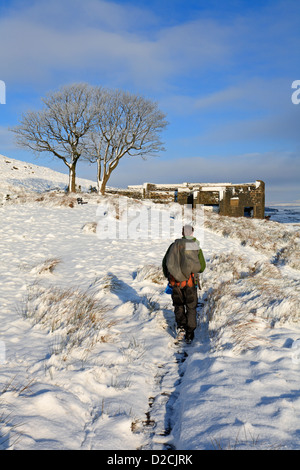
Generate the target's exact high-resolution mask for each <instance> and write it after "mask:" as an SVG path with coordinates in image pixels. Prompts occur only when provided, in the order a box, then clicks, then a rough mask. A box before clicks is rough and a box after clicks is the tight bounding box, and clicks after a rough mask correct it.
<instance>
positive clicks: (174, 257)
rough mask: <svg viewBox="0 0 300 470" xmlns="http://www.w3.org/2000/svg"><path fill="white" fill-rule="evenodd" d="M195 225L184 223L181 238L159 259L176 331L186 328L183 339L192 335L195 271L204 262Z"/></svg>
mask: <svg viewBox="0 0 300 470" xmlns="http://www.w3.org/2000/svg"><path fill="white" fill-rule="evenodd" d="M193 234H194V228H193V227H192V226H191V225H184V227H183V228H182V238H178V239H177V240H175V241H174V242H173V243H172V244H171V245H170V246H169V248H168V250H167V252H166V254H165V256H164V258H163V262H162V267H163V272H164V276H165V277H166V278H167V279H168V280H169V284H170V285H171V286H172V301H173V306H174V313H175V320H176V324H177V330H178V332H183V331H184V332H185V341H186V342H187V343H188V344H189V343H191V342H192V340H193V339H194V330H195V329H196V326H197V320H196V307H197V303H198V297H197V282H198V274H199V273H202V272H203V271H204V270H205V267H206V263H205V259H204V256H203V253H202V250H201V248H200V243H199V241H198V240H197V239H196V238H195V237H194V235H193Z"/></svg>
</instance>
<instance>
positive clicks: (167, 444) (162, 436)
mask: <svg viewBox="0 0 300 470" xmlns="http://www.w3.org/2000/svg"><path fill="white" fill-rule="evenodd" d="M202 308H203V303H202V302H200V303H199V305H198V309H197V310H198V324H199V322H200V317H201V310H202ZM195 340H196V339H195ZM195 340H194V341H195ZM192 350H193V344H192V345H186V344H185V342H184V339H182V340H181V341H178V340H177V339H176V338H174V355H173V362H168V363H165V364H161V365H160V366H159V367H158V373H157V377H156V380H157V387H156V390H155V393H154V394H153V395H154V396H151V397H149V407H148V410H147V411H146V413H145V420H144V421H143V422H142V425H143V428H142V432H143V433H144V434H145V437H146V441H147V443H146V444H145V445H144V446H142V447H141V449H140V450H176V447H175V446H174V444H173V442H172V440H173V438H172V430H173V427H174V425H175V423H176V405H177V400H178V397H179V395H180V385H181V383H182V380H183V377H184V373H185V361H186V359H187V358H188V356H189V354H190V351H191V352H192Z"/></svg>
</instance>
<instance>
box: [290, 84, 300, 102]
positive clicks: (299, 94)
mask: <svg viewBox="0 0 300 470" xmlns="http://www.w3.org/2000/svg"><path fill="white" fill-rule="evenodd" d="M292 88H296V91H294V93H293V94H292V97H291V99H292V103H293V104H299V103H300V80H294V81H293V83H292Z"/></svg>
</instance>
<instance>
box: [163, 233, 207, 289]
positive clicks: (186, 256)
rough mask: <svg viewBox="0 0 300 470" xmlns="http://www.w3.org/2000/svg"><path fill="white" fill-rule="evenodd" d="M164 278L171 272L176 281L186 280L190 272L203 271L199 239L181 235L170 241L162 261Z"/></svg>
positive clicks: (203, 260)
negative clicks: (172, 241)
mask: <svg viewBox="0 0 300 470" xmlns="http://www.w3.org/2000/svg"><path fill="white" fill-rule="evenodd" d="M162 268H163V273H164V276H165V277H166V278H168V277H169V275H170V274H171V275H172V276H173V277H174V278H175V279H176V281H179V282H182V281H186V280H187V279H188V278H189V277H190V275H191V274H192V273H194V274H197V273H203V271H204V270H205V268H206V262H205V259H204V256H203V252H202V250H201V248H200V243H199V241H198V240H197V239H196V238H194V237H182V238H178V239H177V240H175V241H174V243H172V244H171V245H170V246H169V248H168V250H167V252H166V254H165V256H164V258H163V261H162Z"/></svg>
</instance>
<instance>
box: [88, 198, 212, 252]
mask: <svg viewBox="0 0 300 470" xmlns="http://www.w3.org/2000/svg"><path fill="white" fill-rule="evenodd" d="M96 217H97V228H96V233H97V237H98V238H99V239H100V240H157V239H169V238H180V236H181V233H182V228H183V226H184V225H192V227H194V236H195V237H196V238H197V239H198V240H199V242H200V244H201V245H202V244H203V241H204V240H203V237H204V235H203V234H204V230H203V226H204V208H203V206H202V205H197V207H195V208H193V207H192V205H190V204H186V205H179V204H178V206H177V207H174V206H172V207H171V208H166V207H161V206H160V205H159V204H157V205H154V204H151V205H146V204H145V205H144V204H140V205H139V204H137V203H132V202H131V201H130V200H129V199H126V200H124V199H123V198H116V199H113V200H111V201H109V202H106V203H103V204H101V205H99V207H98V209H97V212H96ZM195 249H197V248H196V247H195Z"/></svg>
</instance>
